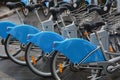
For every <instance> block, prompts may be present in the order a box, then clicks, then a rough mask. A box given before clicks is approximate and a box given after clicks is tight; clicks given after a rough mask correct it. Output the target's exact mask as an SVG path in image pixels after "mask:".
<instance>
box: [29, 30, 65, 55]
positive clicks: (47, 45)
mask: <svg viewBox="0 0 120 80" xmlns="http://www.w3.org/2000/svg"><path fill="white" fill-rule="evenodd" d="M28 36H29V39H28V41H29V42H32V43H33V44H35V45H37V46H38V47H39V48H40V49H42V50H43V52H44V53H45V54H46V53H50V52H51V51H52V50H53V42H54V41H63V40H64V38H63V37H62V36H61V35H59V34H57V33H55V32H50V31H44V32H39V33H37V34H32V35H31V34H29V35H28Z"/></svg>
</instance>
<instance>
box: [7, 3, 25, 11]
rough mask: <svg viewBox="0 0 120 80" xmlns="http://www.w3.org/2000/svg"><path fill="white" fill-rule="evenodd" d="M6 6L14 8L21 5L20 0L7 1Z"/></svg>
mask: <svg viewBox="0 0 120 80" xmlns="http://www.w3.org/2000/svg"><path fill="white" fill-rule="evenodd" d="M6 6H7V7H8V8H9V9H10V10H11V9H15V8H18V7H22V6H23V4H22V3H21V2H7V3H6Z"/></svg>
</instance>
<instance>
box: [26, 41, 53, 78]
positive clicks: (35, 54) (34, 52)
mask: <svg viewBox="0 0 120 80" xmlns="http://www.w3.org/2000/svg"><path fill="white" fill-rule="evenodd" d="M25 59H26V62H27V66H28V67H29V69H30V70H31V71H32V72H33V73H35V74H37V75H38V76H41V77H51V76H52V75H51V72H50V58H48V57H45V56H44V53H43V51H42V50H41V49H40V48H39V47H37V46H35V45H34V44H33V43H29V44H28V46H27V48H26V54H25Z"/></svg>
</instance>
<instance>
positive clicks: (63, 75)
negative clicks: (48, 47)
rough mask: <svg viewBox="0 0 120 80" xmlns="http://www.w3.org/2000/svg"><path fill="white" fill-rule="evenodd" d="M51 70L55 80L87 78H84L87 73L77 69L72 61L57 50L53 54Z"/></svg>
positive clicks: (83, 79) (80, 79) (81, 79)
mask: <svg viewBox="0 0 120 80" xmlns="http://www.w3.org/2000/svg"><path fill="white" fill-rule="evenodd" d="M51 72H52V75H53V76H54V78H55V80H74V79H75V80H87V79H85V78H83V75H84V76H85V74H83V73H81V72H80V71H79V70H77V69H75V68H74V67H73V66H72V65H71V63H70V61H69V60H68V59H67V58H66V57H65V56H63V55H62V54H60V53H59V52H57V51H56V52H55V53H54V54H53V56H52V62H51Z"/></svg>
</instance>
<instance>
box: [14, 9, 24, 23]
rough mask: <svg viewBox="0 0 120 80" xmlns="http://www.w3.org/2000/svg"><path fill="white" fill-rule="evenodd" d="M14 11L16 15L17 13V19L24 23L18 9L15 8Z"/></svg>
mask: <svg viewBox="0 0 120 80" xmlns="http://www.w3.org/2000/svg"><path fill="white" fill-rule="evenodd" d="M15 12H16V13H17V15H18V18H19V20H20V23H21V24H24V21H23V18H22V17H21V15H20V13H19V11H18V10H17V9H15Z"/></svg>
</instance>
